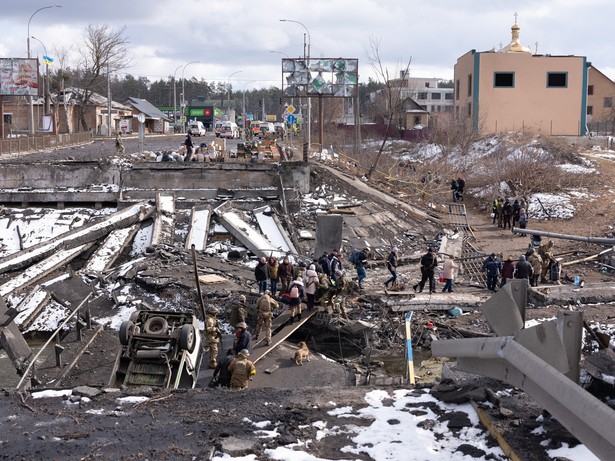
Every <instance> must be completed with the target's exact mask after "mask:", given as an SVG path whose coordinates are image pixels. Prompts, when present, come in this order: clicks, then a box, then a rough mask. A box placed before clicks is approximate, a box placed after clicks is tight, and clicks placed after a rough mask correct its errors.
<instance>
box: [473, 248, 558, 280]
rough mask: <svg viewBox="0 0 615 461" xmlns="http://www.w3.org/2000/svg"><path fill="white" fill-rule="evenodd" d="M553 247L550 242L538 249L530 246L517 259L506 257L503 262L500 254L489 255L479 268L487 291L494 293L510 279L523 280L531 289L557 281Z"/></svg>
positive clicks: (556, 263) (556, 264)
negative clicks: (484, 278)
mask: <svg viewBox="0 0 615 461" xmlns="http://www.w3.org/2000/svg"><path fill="white" fill-rule="evenodd" d="M553 247H554V243H553V241H552V240H549V241H548V242H547V243H543V244H541V245H540V246H539V247H538V249H535V248H534V246H533V245H532V244H530V245H529V246H528V249H527V251H526V252H525V254H522V255H519V257H518V258H517V259H515V258H514V257H513V256H512V255H511V256H508V258H507V259H506V260H505V261H502V260H503V259H504V257H503V255H502V254H501V253H500V254H499V255H496V254H495V253H491V254H490V255H489V256H488V257H487V258H486V259H485V260H484V261H483V265H482V268H481V272H484V273H485V275H486V278H487V289H488V290H490V291H493V292H495V291H497V289H498V288H501V287H503V286H504V285H505V284H506V282H507V281H508V280H511V279H525V280H527V281H528V283H529V285H530V286H533V287H535V286H538V284H539V283H547V282H549V281H557V280H559V270H560V269H559V263H558V261H557V260H556V258H555V256H554V255H553Z"/></svg>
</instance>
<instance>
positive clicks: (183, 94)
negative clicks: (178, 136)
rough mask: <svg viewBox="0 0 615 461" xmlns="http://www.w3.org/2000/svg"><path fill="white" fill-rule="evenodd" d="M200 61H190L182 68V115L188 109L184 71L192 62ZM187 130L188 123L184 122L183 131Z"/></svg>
mask: <svg viewBox="0 0 615 461" xmlns="http://www.w3.org/2000/svg"><path fill="white" fill-rule="evenodd" d="M197 62H199V61H190V62H189V63H188V64H186V65H185V66H184V68H183V69H182V102H181V107H182V115H184V112H185V110H186V96H185V92H184V91H185V86H184V71H185V70H186V67H188V66H189V65H190V64H195V63H197ZM185 132H186V124H185V123H182V133H185Z"/></svg>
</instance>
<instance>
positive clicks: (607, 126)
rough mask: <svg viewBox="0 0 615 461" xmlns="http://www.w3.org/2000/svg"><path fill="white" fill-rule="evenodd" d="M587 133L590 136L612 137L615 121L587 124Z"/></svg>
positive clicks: (614, 130) (614, 131)
mask: <svg viewBox="0 0 615 461" xmlns="http://www.w3.org/2000/svg"><path fill="white" fill-rule="evenodd" d="M587 131H589V132H590V133H591V135H592V136H613V134H614V133H615V121H613V120H605V121H603V122H590V123H588V124H587Z"/></svg>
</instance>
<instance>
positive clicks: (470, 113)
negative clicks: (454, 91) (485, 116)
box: [468, 102, 472, 117]
mask: <svg viewBox="0 0 615 461" xmlns="http://www.w3.org/2000/svg"><path fill="white" fill-rule="evenodd" d="M468 117H472V103H471V102H469V103H468Z"/></svg>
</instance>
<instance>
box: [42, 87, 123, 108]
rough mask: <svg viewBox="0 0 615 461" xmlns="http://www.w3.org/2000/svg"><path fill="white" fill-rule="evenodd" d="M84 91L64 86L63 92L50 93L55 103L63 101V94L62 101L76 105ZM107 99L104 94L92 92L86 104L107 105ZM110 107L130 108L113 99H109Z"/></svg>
mask: <svg viewBox="0 0 615 461" xmlns="http://www.w3.org/2000/svg"><path fill="white" fill-rule="evenodd" d="M84 91H85V90H84V89H83V88H75V87H69V88H65V89H64V91H63V92H61V93H57V94H54V95H52V100H53V101H55V102H56V103H61V102H63V101H62V96H64V100H65V101H64V102H66V104H72V105H78V104H80V103H81V101H80V99H79V98H80V96H82V95H83V93H84ZM108 101H109V100H108V99H107V98H106V96H103V95H101V94H98V93H94V92H92V94H91V95H90V100H89V102H88V104H89V105H91V106H99V107H106V106H107V105H108ZM111 107H112V108H113V109H119V110H130V107H128V106H125V105H124V104H121V103H119V102H117V101H114V100H111Z"/></svg>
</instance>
